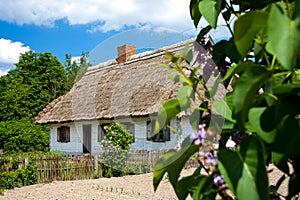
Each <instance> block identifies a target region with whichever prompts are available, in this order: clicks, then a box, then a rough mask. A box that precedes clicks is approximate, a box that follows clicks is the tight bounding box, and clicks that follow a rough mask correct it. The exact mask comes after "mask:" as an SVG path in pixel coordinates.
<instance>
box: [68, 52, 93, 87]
mask: <svg viewBox="0 0 300 200" xmlns="http://www.w3.org/2000/svg"><path fill="white" fill-rule="evenodd" d="M88 57H89V53H86V52H82V53H81V55H80V57H79V60H78V61H72V56H71V55H70V54H66V55H65V60H66V61H65V70H66V74H67V77H68V81H67V84H66V88H67V90H70V89H71V88H72V86H73V85H74V83H75V82H77V81H78V80H80V79H81V78H82V76H83V75H84V74H85V72H86V71H87V68H88V67H89V66H91V64H90V63H89V62H88Z"/></svg>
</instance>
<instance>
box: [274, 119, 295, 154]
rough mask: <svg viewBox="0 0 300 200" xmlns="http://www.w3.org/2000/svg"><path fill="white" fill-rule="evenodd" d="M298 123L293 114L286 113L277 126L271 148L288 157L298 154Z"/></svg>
mask: <svg viewBox="0 0 300 200" xmlns="http://www.w3.org/2000/svg"><path fill="white" fill-rule="evenodd" d="M299 144H300V125H299V119H298V120H297V119H295V116H293V115H292V116H290V115H286V116H285V117H283V118H282V120H281V122H280V123H279V124H278V127H277V136H276V138H275V141H274V145H273V150H274V151H275V152H277V153H283V154H285V155H288V156H289V157H293V156H300V152H299Z"/></svg>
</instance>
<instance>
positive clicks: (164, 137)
mask: <svg viewBox="0 0 300 200" xmlns="http://www.w3.org/2000/svg"><path fill="white" fill-rule="evenodd" d="M154 126H155V120H152V121H147V140H152V141H153V142H165V141H170V139H171V138H170V128H169V126H170V124H169V123H168V124H167V125H166V126H164V127H163V128H162V130H160V131H159V132H158V133H157V134H156V135H154V136H152V137H151V135H152V133H153V130H154Z"/></svg>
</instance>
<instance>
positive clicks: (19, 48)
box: [0, 38, 30, 72]
mask: <svg viewBox="0 0 300 200" xmlns="http://www.w3.org/2000/svg"><path fill="white" fill-rule="evenodd" d="M29 50H30V48H29V47H28V46H24V44H23V43H21V42H13V41H11V40H7V39H4V38H0V63H3V64H8V65H12V64H14V63H16V62H18V60H19V56H20V54H21V53H24V52H26V51H29ZM0 67H1V66H0ZM2 72H3V71H2Z"/></svg>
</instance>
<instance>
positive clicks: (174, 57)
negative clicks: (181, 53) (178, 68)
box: [165, 51, 179, 63]
mask: <svg viewBox="0 0 300 200" xmlns="http://www.w3.org/2000/svg"><path fill="white" fill-rule="evenodd" d="M165 55H166V57H167V59H168V60H169V61H170V62H172V63H176V62H177V61H178V59H179V57H178V56H177V55H173V54H172V53H170V52H169V51H165Z"/></svg>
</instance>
